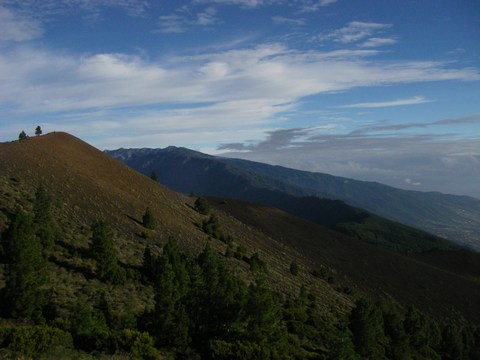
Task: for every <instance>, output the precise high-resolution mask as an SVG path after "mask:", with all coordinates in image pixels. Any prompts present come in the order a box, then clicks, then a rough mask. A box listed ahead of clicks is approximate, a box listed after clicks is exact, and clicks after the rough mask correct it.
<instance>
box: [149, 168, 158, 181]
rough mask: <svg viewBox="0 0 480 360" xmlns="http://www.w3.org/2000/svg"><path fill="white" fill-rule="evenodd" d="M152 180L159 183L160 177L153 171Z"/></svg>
mask: <svg viewBox="0 0 480 360" xmlns="http://www.w3.org/2000/svg"><path fill="white" fill-rule="evenodd" d="M150 179H152V180H153V181H158V175H157V172H156V171H155V170H152V172H151V173H150Z"/></svg>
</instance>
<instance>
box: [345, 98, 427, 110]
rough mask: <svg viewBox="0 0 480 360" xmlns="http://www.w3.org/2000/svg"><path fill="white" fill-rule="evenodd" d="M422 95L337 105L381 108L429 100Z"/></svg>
mask: <svg viewBox="0 0 480 360" xmlns="http://www.w3.org/2000/svg"><path fill="white" fill-rule="evenodd" d="M431 101H432V100H428V99H426V98H425V97H423V96H415V97H413V98H408V99H398V100H391V101H381V102H367V103H357V104H349V105H343V106H339V107H341V108H344V109H346V108H382V107H393V106H405V105H417V104H424V103H428V102H431Z"/></svg>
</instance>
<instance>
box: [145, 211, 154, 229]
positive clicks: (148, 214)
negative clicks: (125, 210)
mask: <svg viewBox="0 0 480 360" xmlns="http://www.w3.org/2000/svg"><path fill="white" fill-rule="evenodd" d="M142 223H143V226H144V227H146V228H147V229H155V219H154V217H153V212H152V209H150V208H149V207H147V209H146V210H145V214H143V217H142Z"/></svg>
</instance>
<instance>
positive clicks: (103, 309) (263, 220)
mask: <svg viewBox="0 0 480 360" xmlns="http://www.w3.org/2000/svg"><path fill="white" fill-rule="evenodd" d="M41 187H43V188H44V189H45V192H46V193H48V194H49V196H50V199H51V213H52V214H51V218H52V219H53V220H52V221H53V222H52V231H53V234H54V243H53V244H52V246H51V247H49V248H47V247H45V248H44V249H43V250H42V251H41V252H39V251H38V246H37V247H35V246H33V247H32V250H31V252H30V253H29V255H28V257H26V258H27V260H28V259H32V258H33V257H34V256H37V257H39V259H40V257H41V258H42V259H44V262H41V261H40V260H38V261H37V263H36V265H35V266H36V267H37V268H38V269H39V270H38V273H40V272H41V271H46V274H47V277H48V281H45V280H44V282H42V283H41V286H40V288H39V289H38V291H39V293H40V292H41V293H42V294H44V295H45V296H46V299H47V298H48V301H47V300H45V303H44V304H43V305H42V306H43V307H42V309H41V314H40V313H35V312H33V313H31V314H29V315H23V316H22V315H21V314H20V315H19V313H18V312H17V313H15V312H12V311H10V310H9V309H10V305H8V306H7V303H6V302H4V303H3V304H4V306H2V308H1V309H0V357H6V358H15V357H17V356H19V354H23V355H26V356H27V357H37V356H36V355H38V354H43V355H42V356H43V358H51V359H54V358H91V357H92V356H103V357H117V358H125V357H128V358H131V357H132V356H133V357H136V358H150V359H158V358H173V357H183V358H198V357H199V356H203V357H204V358H209V357H212V356H213V355H212V354H216V355H215V356H217V357H218V358H222V359H231V358H251V359H255V358H272V359H277V358H278V359H280V358H298V359H304V358H305V359H307V358H325V359H335V358H351V359H356V358H358V356H360V355H362V356H367V357H368V356H370V357H371V356H373V355H372V354H374V352H375V353H376V352H378V351H380V353H382V354H383V353H385V354H389V353H391V352H392V351H394V345H392V344H393V343H390V342H388V344H390V345H388V346H387V345H385V346H383V345H382V347H381V348H372V349H369V348H365V347H362V346H360V345H361V344H360V345H359V344H358V343H356V340H355V339H357V337H359V336H363V335H362V332H357V330H356V329H357V327H356V326H357V325H359V324H360V325H362V326H364V325H368V326H370V325H372V324H370V321H373V320H374V321H377V322H376V323H375V324H376V325H375V326H380V328H379V329H380V331H381V332H380V333H378V332H377V333H376V334H372V336H373V337H372V339H373V341H374V342H377V343H378V342H379V341H380V340H379V339H380V338H377V337H378V336H380V337H381V338H382V339H383V338H385V339H393V338H392V336H393V335H392V334H391V333H389V332H388V329H387V328H385V329H384V325H383V320H382V318H383V317H385V319H389V318H390V317H391V316H394V315H393V314H396V315H395V316H396V319H397V320H396V321H397V325H395V326H400V327H401V328H402V329H403V324H404V323H405V329H406V330H405V331H407V335H408V336H407V335H405V336H406V337H405V338H404V343H402V344H403V345H402V346H404V347H405V349H408V351H411V352H412V354H424V355H422V356H420V355H418V357H419V358H429V357H428V354H430V352H433V353H435V354H444V353H447V350H445V349H444V348H443V345H442V344H443V343H445V344H446V343H447V340H448V339H449V336H450V332H448V331H450V330H448V329H450V327H448V326H450V325H448V324H452V323H454V324H455V326H459V327H458V328H457V327H456V328H455V329H456V330H455V331H457V332H454V335H455V334H457V333H458V331H465V333H466V334H467V333H468V334H470V335H472V336H473V335H474V334H475V331H476V330H475V328H474V327H471V326H470V325H468V326H466V324H467V322H468V321H471V322H477V321H479V320H480V312H479V309H478V307H476V306H475V304H477V303H478V302H479V300H480V282H479V278H478V272H477V271H476V270H475V269H476V264H478V257H477V254H473V253H469V252H464V253H460V252H455V256H450V254H451V253H450V252H441V253H438V256H437V254H436V253H428V254H425V255H424V256H423V254H421V255H419V254H416V255H415V257H413V256H410V257H405V256H402V255H400V254H398V253H395V252H391V251H388V250H384V249H381V248H379V247H376V246H372V245H369V244H367V243H365V242H364V241H359V240H358V239H356V238H354V237H351V236H347V235H345V233H344V232H345V231H346V230H345V229H344V230H345V231H344V232H339V231H334V230H332V229H331V228H328V227H326V226H322V225H320V224H314V223H312V222H308V221H305V220H302V219H300V218H297V217H294V216H292V215H289V214H287V213H285V212H282V211H280V210H277V209H272V208H268V207H264V206H258V205H252V204H246V203H240V202H236V201H232V200H228V199H220V200H216V199H210V200H209V203H210V207H211V210H210V213H209V214H207V215H202V214H200V213H199V212H198V211H196V210H195V206H196V205H195V202H196V199H197V198H196V197H188V196H184V195H181V194H178V193H175V192H173V191H171V190H169V189H167V188H165V187H164V186H162V185H160V184H158V183H156V182H155V181H152V180H151V179H149V178H148V177H146V176H144V175H141V174H139V173H137V172H136V171H134V170H132V169H131V168H129V167H127V166H125V165H123V164H121V163H120V162H118V161H116V160H114V159H112V158H111V157H109V156H107V155H106V154H103V153H102V152H100V151H99V150H97V149H95V148H93V147H91V146H89V145H88V144H86V143H84V142H83V141H81V140H79V139H77V138H75V137H72V136H71V135H68V134H65V133H53V134H48V135H45V136H41V137H36V138H31V139H28V140H24V141H20V142H18V141H17V142H11V143H2V144H0V231H1V233H2V237H1V240H2V244H1V245H2V246H1V248H2V252H1V254H0V255H1V256H0V260H1V261H2V263H3V264H2V266H1V271H0V297H2V298H5V299H11V298H12V297H11V295H9V294H11V287H12V285H11V284H12V281H11V278H12V275H11V274H12V271H13V270H15V264H14V263H12V261H11V260H12V259H11V258H9V256H10V254H15V248H14V247H13V246H12V245H11V243H12V239H13V238H14V237H13V235H12V234H14V232H13V230H12V228H13V226H14V225H15V226H17V227H18V228H20V227H19V226H20V225H21V224H22V222H21V221H20V220H19V219H20V218H21V219H23V220H22V221H23V224H26V223H28V221H27V220H28V214H32V213H35V212H36V208H37V203H38V193H39V190H38V189H39V188H41ZM331 204H335V202H332V203H331ZM147 208H148V209H150V211H151V213H152V214H153V218H154V222H155V226H154V228H153V229H149V228H148V227H147V226H146V225H145V224H146V223H145V221H144V218H143V217H144V216H145V214H146V209H147ZM19 214H27V215H22V217H20V216H19ZM337 215H338V214H337ZM337 215H336V216H337ZM340 215H341V216H344V215H345V214H344V212H340ZM46 218H47V217H46ZM99 220H102V221H104V222H101V224H107V225H106V226H108V228H109V229H111V233H112V236H111V241H112V249H113V253H114V255H113V256H114V257H116V260H114V262H115V264H114V265H115V266H116V267H118V269H120V270H119V272H118V274H120V275H121V276H120V275H119V276H118V279H119V280H111V279H109V278H108V277H106V276H104V275H102V271H103V270H102V269H103V268H104V267H105V266H108V264H106V265H105V264H103V263H102V261H103V260H104V258H106V257H107V255H105V256H99V255H98V254H99V252H100V251H104V252H105V254H110V255H111V254H112V249H109V247H108V246H106V247H105V246H104V247H103V250H102V246H101V244H100V245H98V239H97V238H98V237H100V238H101V237H102V236H103V235H102V234H103V232H102V231H101V230H99V228H102V226H99V222H98V221H99ZM35 221H37V220H35ZM35 221H34V224H35ZM18 224H20V225H18ZM94 224H95V226H93V227H92V225H94ZM25 226H26V225H25ZM35 226H36V227H37V230H36V231H37V233H36V234H31V236H30V235H29V236H30V237H31V238H32V239H33V240H35V239H37V240H39V239H42V238H41V237H40V235H39V233H38V224H36V225H35ZM22 231H23V232H24V233H25V234H26V233H27V230H25V229H23V230H22ZM107 233H108V231H106V232H105V234H107ZM105 236H106V237H107V238H108V237H109V236H108V234H107V235H105ZM171 237H174V238H175V239H176V241H173V242H172V240H170V239H171ZM18 239H21V241H27V239H23V238H22V237H21V236H20V238H18ZM18 239H17V240H18ZM96 239H97V240H96ZM18 241H20V240H18ZM107 243H108V242H107ZM176 243H178V249H177V248H176V245H175V244H176ZM25 244H27V242H25ZM94 244H97V245H94ZM207 244H208V245H209V246H207V247H206V245H207ZM107 245H108V244H107ZM42 246H43V245H42ZM147 247H148V248H149V249H150V251H151V254H150V255H149V257H146V253H147V252H146V249H147ZM35 249H37V250H35ZM16 251H17V252H19V253H22V251H23V250H22V248H17V250H16ZM35 251H36V255H35ZM109 251H110V252H109ZM183 254H185V255H183ZM452 254H453V253H452ZM422 256H423V257H422ZM147 258H148V259H150V260H147ZM462 258H464V259H468V262H463V261H462V260H461V259H462ZM18 259H20V260H22V259H25V256H24V257H23V258H22V257H18ZM152 259H154V260H152ZM215 259H217V260H215ZM20 260H19V261H20ZM22 261H23V260H22ZM32 264H33V263H32ZM32 264H30V265H32ZM42 264H43V265H42ZM30 265H29V266H30ZM147 265H149V266H147ZM30 268H31V266H30ZM12 269H13V270H12ZM147 269H150V270H148V271H147ZM24 270H25V269H24ZM30 274H33V273H30ZM230 274H231V275H230ZM32 276H33V275H32ZM9 279H10V280H9ZM116 279H117V278H116ZM169 279H170V280H169ZM235 279H237V280H235ZM182 284H183V285H182ZM185 284H187V285H185ZM270 289H271V290H270ZM302 289H303V290H302ZM168 294H170V295H168ZM302 294H303V295H302ZM47 295H48V296H47ZM9 296H10V297H9ZM169 296H170V297H169ZM364 297H367V298H370V299H375V300H382V302H381V303H376V304H373V303H371V302H369V301H367V302H365V301H363V302H362V301H360V302H359V301H358V299H360V298H364ZM24 300H25V299H24ZM36 300H37V299H33V300H32V299H30V301H36ZM162 304H163V305H162ZM169 304H173V305H172V306H173V307H172V308H171V309H170V308H169V307H168V305H169ZM355 304H356V306H355V307H354V305H355ZM411 305H414V306H416V307H418V308H420V309H421V310H422V311H423V312H424V313H426V314H428V316H425V315H421V314H420V315H419V314H418V313H417V311H416V310H412V308H409V310H408V311H407V310H406V309H407V308H408V307H409V306H411ZM352 308H353V310H352ZM168 309H170V310H168ZM236 309H237V310H238V311H237V310H236ZM362 309H363V310H362ZM364 310H365V311H367V310H368V311H370V312H372V314H375V316H373V315H372V316H367V317H366V318H365V317H362V316H363V315H362V312H361V311H364ZM19 311H20V312H22V311H23V312H25V311H26V310H25V309H19ZM217 312H218V314H217ZM223 312H225V314H226V315H225V314H224V313H223ZM220 314H224V316H225V318H223V317H222V315H220ZM167 315H168V316H167ZM227 315H228V316H230V317H231V318H229V317H228V316H227ZM413 318H415V319H419V320H418V321H421V322H422V324H423V325H422V326H423V327H425V326H426V327H427V328H428V329H437V328H438V325H437V322H435V321H434V320H433V318H435V319H437V320H438V321H440V324H441V326H442V328H445V329H447V330H445V331H447V332H446V333H445V336H443V335H442V334H441V333H440V332H438V331H440V330H438V331H436V330H435V331H433V330H432V331H433V333H432V334H433V335H435V334H436V335H435V336H434V337H435V339H437V340H435V341H434V342H428V343H426V345H425V346H424V347H422V348H417V347H416V345H415V346H414V344H413V340H409V339H414V338H416V334H415V332H414V327H413V326H410V325H408V324H411V323H412V321H413V320H412V319H413ZM372 319H373V320H372ZM375 319H376V320H375ZM452 320H453V322H452ZM262 324H263V325H262ZM272 324H275V325H272ZM399 324H400V325H399ZM446 324H447V325H446ZM452 326H453V325H452ZM181 329H183V330H182V331H183V332H179V331H180V330H181ZM422 329H423V328H422ZM425 329H426V328H425ZM458 329H461V330H458ZM462 329H463V330H462ZM402 331H404V330H402ZM415 331H416V330H415ZM422 331H423V330H422ZM427 333H428V334H430V330H428V332H427ZM457 335H458V334H457ZM455 336H456V335H455ZM59 339H62V340H61V341H60V340H59ZM69 339H70V340H69ZM442 339H443V340H442ZM381 341H383V340H381ZM405 341H406V342H405ZM442 341H443V342H442ZM410 342H411V344H410ZM72 344H73V345H72ZM473 344H475V341H474V342H473ZM395 346H396V345H395ZM399 346H400V345H399ZM340 349H342V352H341V353H340V352H339V350H340ZM473 349H474V350H475V346H474V347H473ZM47 350H48V351H47ZM474 350H468V354H469V355H468V356H469V357H470V358H474V357H472V356H473V355H470V354H474ZM372 351H374V352H372ZM395 351H396V350H395ZM448 351H449V350H448ZM233 354H237V355H235V356H233ZM238 354H242V355H238ZM281 354H283V355H281ZM347 354H348V356H347ZM359 354H360V355H359ZM425 354H427V355H425ZM287 355H288V356H287ZM232 356H233V357H232Z"/></svg>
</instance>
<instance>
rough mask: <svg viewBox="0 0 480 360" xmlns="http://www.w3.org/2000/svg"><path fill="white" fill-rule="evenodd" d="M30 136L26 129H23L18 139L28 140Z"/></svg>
mask: <svg viewBox="0 0 480 360" xmlns="http://www.w3.org/2000/svg"><path fill="white" fill-rule="evenodd" d="M27 138H28V136H27V134H26V133H25V131H23V130H22V132H21V133H20V134H19V135H18V140H20V141H21V140H26V139H27Z"/></svg>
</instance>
